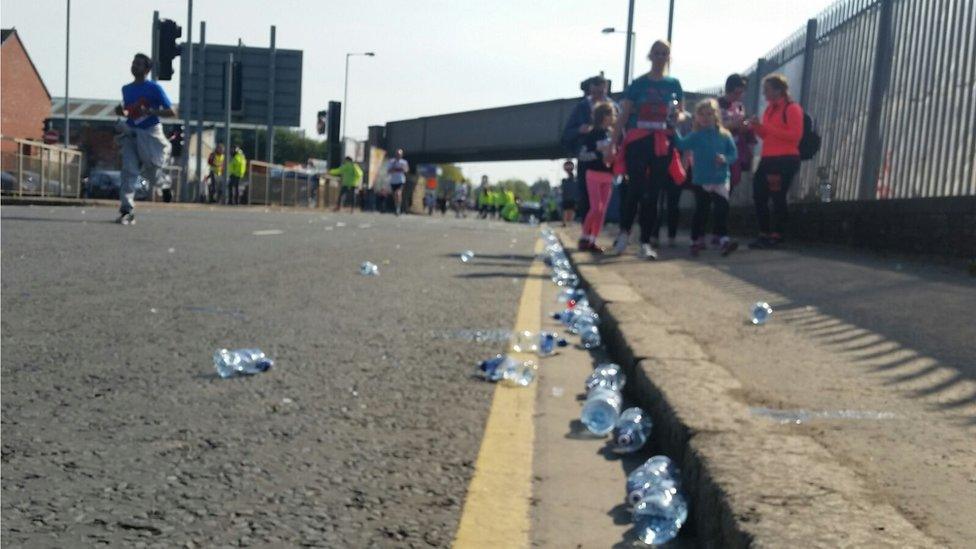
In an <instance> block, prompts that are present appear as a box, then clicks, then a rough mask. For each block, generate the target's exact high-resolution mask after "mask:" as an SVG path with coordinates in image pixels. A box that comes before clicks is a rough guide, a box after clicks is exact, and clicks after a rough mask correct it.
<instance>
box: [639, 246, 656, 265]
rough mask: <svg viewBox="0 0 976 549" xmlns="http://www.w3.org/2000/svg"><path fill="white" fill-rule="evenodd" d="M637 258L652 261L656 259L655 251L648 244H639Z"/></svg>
mask: <svg viewBox="0 0 976 549" xmlns="http://www.w3.org/2000/svg"><path fill="white" fill-rule="evenodd" d="M637 257H639V258H641V259H649V260H651V261H654V260H655V259H657V250H655V249H654V246H651V245H650V244H641V247H640V252H638V253H637Z"/></svg>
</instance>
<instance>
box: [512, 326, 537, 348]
mask: <svg viewBox="0 0 976 549" xmlns="http://www.w3.org/2000/svg"><path fill="white" fill-rule="evenodd" d="M512 350H513V351H515V352H516V353H534V352H536V351H538V350H539V336H538V335H536V333H535V332H532V331H529V330H522V331H520V332H515V337H514V338H513V339H512Z"/></svg>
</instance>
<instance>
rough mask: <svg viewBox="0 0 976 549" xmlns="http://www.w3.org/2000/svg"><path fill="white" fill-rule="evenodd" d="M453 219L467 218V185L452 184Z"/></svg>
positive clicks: (460, 182)
mask: <svg viewBox="0 0 976 549" xmlns="http://www.w3.org/2000/svg"><path fill="white" fill-rule="evenodd" d="M453 208H454V217H468V184H467V183H466V182H464V181H458V182H457V183H455V184H454V203H453Z"/></svg>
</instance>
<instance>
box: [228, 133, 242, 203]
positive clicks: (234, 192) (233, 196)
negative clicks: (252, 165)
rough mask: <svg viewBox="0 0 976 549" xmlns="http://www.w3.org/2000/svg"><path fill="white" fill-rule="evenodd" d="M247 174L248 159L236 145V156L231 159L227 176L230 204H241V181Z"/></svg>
mask: <svg viewBox="0 0 976 549" xmlns="http://www.w3.org/2000/svg"><path fill="white" fill-rule="evenodd" d="M245 173H247V158H245V157H244V151H242V150H241V147H240V146H239V145H235V146H234V156H232V157H231V158H230V163H229V164H228V165H227V175H228V176H229V178H228V180H227V203H228V204H232V205H235V204H240V196H241V194H240V193H241V179H243V178H244V174H245Z"/></svg>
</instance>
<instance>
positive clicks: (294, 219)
mask: <svg viewBox="0 0 976 549" xmlns="http://www.w3.org/2000/svg"><path fill="white" fill-rule="evenodd" d="M112 217H113V212H112V211H111V210H109V209H107V208H87V209H84V208H76V207H70V208H68V207H66V208H41V207H4V208H3V210H2V226H0V227H2V270H3V273H2V274H3V276H2V308H3V315H2V350H3V383H2V427H3V440H2V463H3V490H2V495H3V497H2V516H3V521H2V522H3V525H2V543H3V545H5V546H10V547H14V546H30V547H66V546H82V545H84V546H89V545H95V544H109V545H114V546H130V547H140V546H160V547H183V546H186V547H201V546H203V547H206V546H226V545H250V544H255V545H267V544H276V545H289V546H295V545H307V546H330V547H331V546H349V547H365V546H390V547H393V546H395V547H424V546H445V545H449V544H450V542H451V539H452V536H453V534H454V532H455V530H456V528H457V524H458V516H459V513H460V511H461V505H462V503H463V495H464V493H465V488H466V486H467V483H468V481H469V479H470V477H471V475H472V470H473V464H474V461H475V458H476V456H477V452H478V448H479V443H480V439H481V434H482V429H483V424H484V421H485V418H486V415H487V412H488V409H489V405H490V400H489V399H490V396H491V391H492V388H493V387H492V386H491V385H489V384H485V383H482V382H479V381H477V380H475V379H473V378H472V373H473V362H474V360H475V359H479V358H482V357H483V356H485V355H487V354H489V353H494V352H497V351H499V350H500V347H501V346H502V344H500V343H499V342H498V341H492V340H491V338H489V340H488V341H475V339H474V338H473V337H472V336H471V332H472V331H474V330H506V329H509V328H510V327H511V326H512V322H513V319H514V315H515V311H516V306H517V302H518V299H519V295H520V292H521V289H522V283H523V281H524V277H525V276H526V272H527V268H528V266H529V264H530V262H531V258H532V254H531V251H532V245H533V243H534V240H535V237H536V231H535V230H533V229H531V228H529V227H526V226H516V225H507V224H500V223H491V224H489V223H488V222H484V221H472V220H467V221H460V222H457V221H454V220H452V219H440V218H434V219H428V218H426V217H417V216H407V217H403V218H400V219H397V218H394V217H392V216H379V215H362V214H360V215H355V216H350V215H348V214H338V215H337V214H332V213H322V212H288V213H282V212H269V211H263V210H252V209H240V210H228V209H212V210H209V211H208V210H203V209H176V208H157V209H151V208H145V207H144V208H142V209H141V211H140V213H139V217H138V224H137V225H135V226H133V227H122V226H118V225H115V224H112V223H110V220H111V219H112ZM465 248H471V249H475V250H477V251H478V253H479V260H478V261H477V262H475V263H473V264H470V265H464V264H461V263H460V262H459V261H458V260H457V258H456V257H455V254H457V253H458V252H459V251H461V250H463V249H465ZM365 260H371V261H373V262H375V263H377V264H378V265H379V268H380V273H381V274H380V276H379V277H376V278H373V277H364V276H360V274H359V265H360V263H361V262H362V261H365ZM244 346H248V347H252V346H256V347H260V348H262V349H264V350H265V351H266V352H267V353H268V354H269V355H270V356H271V357H273V358H274V360H275V361H276V365H275V368H274V369H273V370H272V371H270V372H267V373H265V374H262V375H259V376H254V377H250V378H242V379H230V380H223V379H219V378H217V377H216V375H215V373H214V368H213V366H212V362H211V355H212V353H213V352H214V350H215V349H217V348H220V347H231V348H233V347H244Z"/></svg>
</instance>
